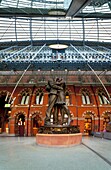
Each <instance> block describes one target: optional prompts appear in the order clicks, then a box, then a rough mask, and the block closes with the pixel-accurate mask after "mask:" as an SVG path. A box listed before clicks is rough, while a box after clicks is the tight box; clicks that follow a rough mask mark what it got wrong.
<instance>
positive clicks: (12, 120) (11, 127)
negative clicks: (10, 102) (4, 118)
mask: <svg viewBox="0 0 111 170" xmlns="http://www.w3.org/2000/svg"><path fill="white" fill-rule="evenodd" d="M9 134H10V135H11V136H15V117H10V118H9Z"/></svg>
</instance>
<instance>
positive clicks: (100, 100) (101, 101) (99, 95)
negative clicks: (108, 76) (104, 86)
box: [98, 91, 109, 104]
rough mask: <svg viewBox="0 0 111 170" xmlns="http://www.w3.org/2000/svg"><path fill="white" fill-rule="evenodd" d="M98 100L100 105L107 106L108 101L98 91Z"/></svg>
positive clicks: (103, 94) (102, 93)
mask: <svg viewBox="0 0 111 170" xmlns="http://www.w3.org/2000/svg"><path fill="white" fill-rule="evenodd" d="M98 98H99V102H100V104H109V101H108V99H107V97H106V95H105V93H104V92H102V91H99V92H98Z"/></svg>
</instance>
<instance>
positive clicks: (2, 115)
mask: <svg viewBox="0 0 111 170" xmlns="http://www.w3.org/2000/svg"><path fill="white" fill-rule="evenodd" d="M8 100H9V96H7V92H1V93H0V133H9V112H10V111H11V108H10V104H9V105H8V104H7V101H8Z"/></svg>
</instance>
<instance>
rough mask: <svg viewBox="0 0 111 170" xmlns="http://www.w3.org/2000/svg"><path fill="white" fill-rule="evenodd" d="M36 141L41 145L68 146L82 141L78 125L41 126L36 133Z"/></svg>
mask: <svg viewBox="0 0 111 170" xmlns="http://www.w3.org/2000/svg"><path fill="white" fill-rule="evenodd" d="M36 143H37V144H38V145H41V146H56V147H69V146H74V145H79V144H81V143H82V133H80V130H79V127H78V126H65V125H50V126H42V127H40V128H39V130H38V134H36Z"/></svg>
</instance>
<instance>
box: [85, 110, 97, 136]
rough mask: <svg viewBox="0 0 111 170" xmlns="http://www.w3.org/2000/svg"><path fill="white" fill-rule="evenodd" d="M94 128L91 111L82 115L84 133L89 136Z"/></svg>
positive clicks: (93, 116)
mask: <svg viewBox="0 0 111 170" xmlns="http://www.w3.org/2000/svg"><path fill="white" fill-rule="evenodd" d="M94 128H95V115H94V113H93V112H91V111H87V112H85V113H84V133H86V134H87V135H91V134H92V132H94Z"/></svg>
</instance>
